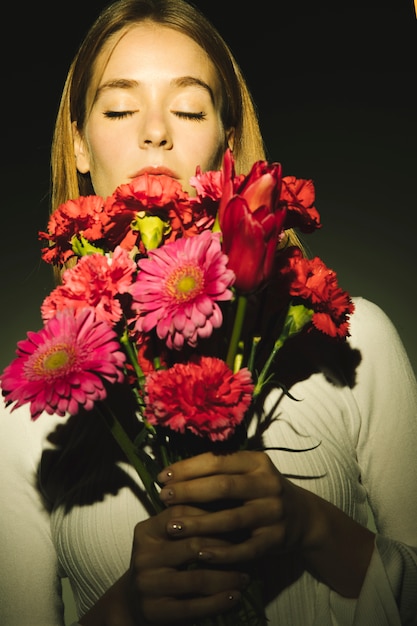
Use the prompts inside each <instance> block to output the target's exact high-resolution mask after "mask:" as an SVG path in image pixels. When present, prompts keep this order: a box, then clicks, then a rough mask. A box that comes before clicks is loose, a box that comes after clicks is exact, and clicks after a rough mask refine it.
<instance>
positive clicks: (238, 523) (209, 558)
mask: <svg viewBox="0 0 417 626" xmlns="http://www.w3.org/2000/svg"><path fill="white" fill-rule="evenodd" d="M158 478H159V480H160V481H161V483H162V484H163V485H164V487H163V489H162V491H161V498H162V499H163V500H164V502H165V503H166V504H168V505H170V506H172V505H177V504H178V503H183V504H187V503H192V502H199V503H210V502H213V501H219V500H220V501H221V500H223V501H225V502H228V501H230V500H232V501H235V503H236V506H233V507H227V508H225V509H223V510H222V509H220V510H218V511H217V512H213V513H211V514H206V515H199V516H187V512H186V510H184V511H181V512H180V511H178V510H176V509H174V515H173V517H172V518H171V519H170V520H169V521H168V523H167V527H166V530H167V533H168V534H170V535H171V536H172V537H182V538H183V537H199V538H200V539H201V543H200V546H201V548H200V549H199V559H200V561H203V562H209V563H210V564H211V565H213V564H216V566H218V565H219V564H234V566H235V567H236V564H238V563H243V562H250V561H252V560H255V559H261V558H263V557H266V558H267V559H268V561H269V563H270V564H272V567H273V565H274V561H273V558H272V559H271V556H272V557H273V555H274V554H282V553H289V552H293V553H294V554H295V552H297V555H298V556H299V557H301V558H302V559H303V561H304V567H305V569H307V570H309V571H310V573H311V574H312V575H313V576H315V577H317V578H318V579H319V580H321V581H322V582H324V583H326V584H327V585H328V586H329V587H331V588H332V589H334V590H335V591H336V592H338V593H339V594H341V595H344V596H346V597H357V596H358V594H359V593H360V590H361V586H362V582H363V580H364V578H365V574H366V571H367V568H368V565H369V562H370V559H371V556H372V552H373V548H374V533H372V532H371V531H370V530H369V529H368V528H366V527H364V526H361V525H360V524H359V523H357V522H356V521H354V520H353V519H352V518H350V517H349V516H348V515H346V514H345V513H344V512H343V511H342V510H340V509H339V508H337V507H336V506H334V505H333V504H331V503H329V502H327V501H326V500H324V499H323V498H320V497H319V496H317V495H315V494H314V493H312V492H310V491H308V490H307V489H303V488H302V487H299V486H297V485H295V484H294V483H292V482H291V481H289V480H288V479H286V478H285V477H284V476H283V475H282V474H281V473H280V472H279V471H278V469H277V468H276V467H275V466H274V465H273V463H272V461H271V460H270V459H269V457H268V456H267V455H266V454H265V453H263V452H252V451H241V452H236V453H234V454H229V455H214V454H211V453H207V454H203V455H200V456H196V457H193V458H191V459H187V460H184V461H179V462H178V463H175V464H173V465H172V466H171V467H169V468H166V469H165V470H164V472H161V474H160V475H159V477H158ZM177 513H178V514H177ZM179 513H181V514H179ZM242 530H246V531H249V532H247V533H246V535H243V536H244V537H245V538H244V539H243V540H242V541H238V542H228V543H225V544H224V543H221V542H220V541H218V542H215V543H213V542H210V543H207V542H205V541H204V540H203V538H204V537H215V536H216V535H217V537H219V536H221V535H222V534H223V533H232V534H233V533H236V532H238V531H242Z"/></svg>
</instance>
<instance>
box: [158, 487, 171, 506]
mask: <svg viewBox="0 0 417 626" xmlns="http://www.w3.org/2000/svg"><path fill="white" fill-rule="evenodd" d="M159 497H160V498H161V500H162V502H169V501H170V500H172V498H173V497H174V490H173V489H167V488H166V487H164V488H163V489H161V491H160V493H159Z"/></svg>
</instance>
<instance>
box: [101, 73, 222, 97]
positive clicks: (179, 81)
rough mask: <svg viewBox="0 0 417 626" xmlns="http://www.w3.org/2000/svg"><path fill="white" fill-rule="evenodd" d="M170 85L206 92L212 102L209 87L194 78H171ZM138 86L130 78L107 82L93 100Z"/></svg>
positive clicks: (202, 81)
mask: <svg viewBox="0 0 417 626" xmlns="http://www.w3.org/2000/svg"><path fill="white" fill-rule="evenodd" d="M170 84H171V86H172V87H200V88H202V89H204V90H205V91H207V93H208V94H209V96H210V98H211V101H212V102H214V93H213V90H212V88H211V87H210V85H208V84H207V83H206V82H205V81H204V80H201V79H200V78H197V77H196V76H179V77H178V78H173V79H172V80H171V83H170ZM139 85H140V82H139V81H137V80H132V79H130V78H116V79H112V80H108V81H106V82H105V83H103V84H102V85H100V86H99V87H98V89H97V93H96V97H95V100H97V98H98V97H99V96H100V95H101V94H102V93H103V92H104V91H107V90H110V89H134V88H135V87H139Z"/></svg>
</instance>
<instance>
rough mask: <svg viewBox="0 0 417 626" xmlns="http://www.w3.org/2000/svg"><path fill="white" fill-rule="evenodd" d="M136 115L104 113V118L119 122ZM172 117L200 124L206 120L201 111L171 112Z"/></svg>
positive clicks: (121, 112) (129, 113)
mask: <svg viewBox="0 0 417 626" xmlns="http://www.w3.org/2000/svg"><path fill="white" fill-rule="evenodd" d="M134 113H136V111H105V113H104V116H105V117H107V118H108V119H110V120H118V119H119V120H120V119H123V118H126V117H130V116H131V115H133V114H134ZM172 113H174V115H176V116H177V117H179V118H180V119H186V120H193V121H196V122H202V121H203V120H204V119H205V118H206V114H205V113H203V111H201V112H200V113H187V112H185V111H172Z"/></svg>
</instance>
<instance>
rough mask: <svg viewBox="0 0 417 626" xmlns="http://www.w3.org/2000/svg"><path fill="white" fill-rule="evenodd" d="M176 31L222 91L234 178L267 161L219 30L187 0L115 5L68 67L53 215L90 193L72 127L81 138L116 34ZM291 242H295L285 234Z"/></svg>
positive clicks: (57, 135)
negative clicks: (136, 29) (154, 28)
mask: <svg viewBox="0 0 417 626" xmlns="http://www.w3.org/2000/svg"><path fill="white" fill-rule="evenodd" d="M144 20H147V21H153V22H155V23H158V24H161V25H163V26H166V27H169V28H172V29H174V30H177V31H179V32H181V33H183V34H185V35H187V36H189V37H190V38H191V39H193V40H194V41H195V42H196V43H197V44H198V45H199V46H201V47H202V48H203V49H204V50H205V52H206V53H207V54H208V56H209V58H210V59H211V60H212V62H213V64H214V65H215V67H216V69H217V72H218V77H219V80H220V85H221V90H222V108H221V116H222V122H223V126H224V128H225V130H228V129H232V128H233V129H234V144H233V155H234V160H235V164H236V171H237V172H238V173H247V172H248V171H249V169H250V167H251V165H252V164H253V163H254V162H255V161H257V160H261V159H265V149H264V142H263V138H262V135H261V131H260V127H259V121H258V115H257V111H256V108H255V105H254V102H253V99H252V96H251V94H250V92H249V89H248V87H247V84H246V81H245V79H244V77H243V75H242V72H241V70H240V68H239V65H238V63H237V61H236V60H235V58H234V56H233V54H232V52H231V50H230V48H229V46H228V45H227V44H226V42H225V41H224V39H223V38H222V37H221V35H220V34H219V33H218V31H217V29H216V28H215V27H214V26H213V25H212V24H211V23H210V22H209V21H208V20H207V18H206V17H205V16H204V15H203V14H202V13H201V12H200V11H199V10H198V9H197V8H195V7H194V6H193V5H191V4H189V3H188V2H186V1H185V0H116V2H113V3H112V4H110V5H109V6H108V7H107V8H105V9H104V10H103V11H102V13H101V14H100V15H99V17H98V18H97V19H96V21H95V22H94V24H93V25H92V26H91V28H90V30H89V31H88V32H87V34H86V36H85V38H84V41H83V43H82V44H81V46H80V48H79V50H78V52H77V54H76V55H75V58H74V60H73V62H72V64H71V66H70V69H69V72H68V75H67V79H66V82H65V85H64V88H63V93H62V97H61V102H60V106H59V110H58V114H57V119H56V124H55V131H54V136H53V142H52V153H51V210H52V211H53V210H55V209H56V208H57V207H58V206H59V205H60V204H62V203H64V202H66V201H67V200H69V199H71V198H76V197H78V196H80V195H88V194H91V193H94V190H93V188H92V185H91V180H90V176H89V174H80V173H79V172H78V171H77V168H76V162H75V156H74V143H73V125H74V123H75V124H76V126H77V128H78V130H79V132H80V133H82V132H83V127H84V125H85V122H86V120H87V118H88V113H89V112H88V110H87V102H88V100H87V96H88V93H89V91H90V90H91V88H92V85H94V81H95V72H96V69H97V59H98V57H99V55H100V53H101V51H102V50H103V47H104V45H105V44H106V42H107V41H108V40H109V38H110V37H113V36H114V35H115V34H116V33H120V34H123V32H125V31H126V30H127V29H128V28H130V27H132V26H134V25H136V24H138V23H140V22H142V21H144ZM289 239H290V241H291V242H293V243H297V245H300V244H299V242H298V238H297V237H296V235H295V234H294V233H292V232H289Z"/></svg>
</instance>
